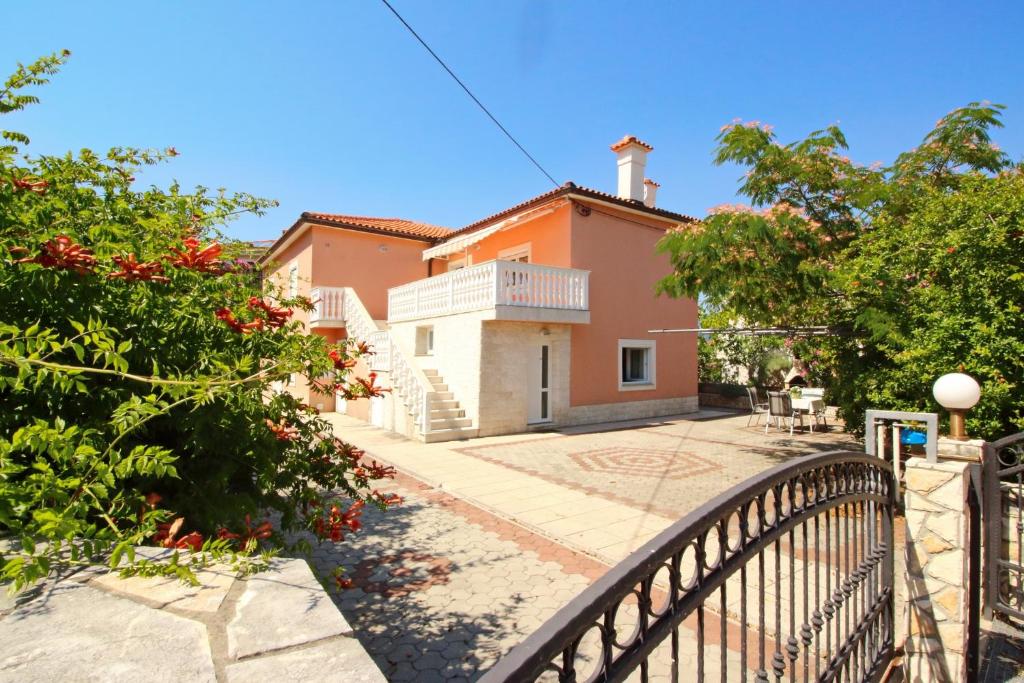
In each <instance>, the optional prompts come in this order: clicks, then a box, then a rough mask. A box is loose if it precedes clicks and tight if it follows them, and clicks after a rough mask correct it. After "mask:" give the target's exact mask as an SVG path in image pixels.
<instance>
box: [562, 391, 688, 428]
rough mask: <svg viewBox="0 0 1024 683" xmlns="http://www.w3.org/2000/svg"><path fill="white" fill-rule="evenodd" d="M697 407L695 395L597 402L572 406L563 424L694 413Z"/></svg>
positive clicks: (582, 423)
mask: <svg viewBox="0 0 1024 683" xmlns="http://www.w3.org/2000/svg"><path fill="white" fill-rule="evenodd" d="M698 409H699V406H698V400H697V397H696V396H680V397H679V398H661V399H652V400H649V401H623V402H622V403H599V404H596V405H590V406H573V407H572V408H570V409H569V411H570V412H569V419H568V420H567V421H566V422H565V423H564V424H570V425H584V424H595V423H598V422H618V421H621V420H638V419H643V418H647V417H665V416H667V415H680V414H683V413H695V412H697V410H698Z"/></svg>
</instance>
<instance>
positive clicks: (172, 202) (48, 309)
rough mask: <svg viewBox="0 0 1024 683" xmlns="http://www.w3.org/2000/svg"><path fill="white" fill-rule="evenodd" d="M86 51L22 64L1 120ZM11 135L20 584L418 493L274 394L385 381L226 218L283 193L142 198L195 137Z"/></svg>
mask: <svg viewBox="0 0 1024 683" xmlns="http://www.w3.org/2000/svg"><path fill="white" fill-rule="evenodd" d="M68 56H69V53H67V52H64V53H60V54H55V55H52V56H50V57H45V58H43V59H40V60H38V61H37V62H35V63H33V64H32V65H29V66H20V65H19V68H18V70H17V71H16V72H15V73H14V74H13V75H12V76H11V77H10V78H9V79H8V80H7V81H6V83H5V86H4V88H3V90H2V91H0V114H6V113H9V112H12V111H18V110H21V109H23V108H24V107H26V106H27V105H30V104H34V103H35V102H36V98H35V97H34V96H31V95H28V94H25V92H24V90H25V88H27V87H29V86H35V85H41V84H44V83H46V82H47V80H48V78H49V76H51V75H53V74H54V73H55V72H56V71H57V70H58V69H59V67H60V66H61V64H63V63H64V62H65V60H66V59H67V58H68ZM2 134H3V138H4V144H3V146H2V147H0V258H4V264H3V268H2V269H0V310H2V311H3V315H2V319H0V537H2V538H3V539H4V540H5V543H4V546H3V547H4V549H3V551H2V552H3V555H2V557H0V561H2V567H3V569H2V571H3V574H2V577H3V579H4V580H7V581H10V582H12V586H13V589H14V590H17V589H21V588H23V587H25V586H26V585H29V584H31V583H32V582H34V581H36V580H38V579H40V578H41V577H44V576H46V575H47V574H49V573H50V572H53V571H55V570H58V569H62V568H66V567H67V566H68V565H73V564H83V563H89V562H94V561H96V560H97V559H98V558H103V559H105V560H106V561H108V562H109V563H110V564H111V566H115V567H116V566H118V565H119V563H122V562H123V561H125V560H128V561H129V567H130V566H131V565H133V564H134V565H135V569H134V571H140V570H145V571H165V570H166V571H168V572H177V573H183V574H185V575H186V576H187V574H188V572H187V569H183V567H184V566H185V565H182V564H180V563H179V561H178V558H177V554H175V560H174V561H172V563H171V565H170V566H169V567H165V568H160V567H154V566H152V565H148V564H144V563H141V561H138V560H136V559H135V558H134V553H133V551H132V548H133V547H134V546H136V545H140V544H152V545H160V546H164V547H172V548H176V549H181V550H185V549H188V550H203V551H205V553H204V557H205V556H206V555H207V554H208V555H210V556H212V557H222V556H225V555H228V556H232V557H233V555H230V554H231V553H234V552H235V551H252V550H254V549H256V548H257V547H259V548H263V549H269V548H275V547H277V548H279V547H281V545H282V544H283V543H284V536H283V535H282V532H283V531H292V530H297V529H309V530H311V531H313V532H314V533H316V534H317V535H318V536H319V537H320V538H324V539H332V540H335V541H338V540H342V539H343V538H344V535H345V534H347V533H349V532H351V531H355V530H357V529H358V528H359V513H360V511H361V509H362V507H363V506H364V505H365V504H375V505H380V506H387V505H389V504H392V503H394V502H397V501H396V499H395V498H394V497H390V496H385V495H382V494H380V493H378V492H376V491H375V490H373V489H372V485H373V481H374V480H376V479H380V478H384V477H387V476H390V475H392V474H393V471H392V470H391V469H390V468H386V467H383V466H381V465H379V464H377V463H374V462H372V461H370V462H367V459H366V458H365V456H364V454H363V453H362V452H360V451H359V450H358V449H356V448H354V447H352V446H351V445H348V444H346V443H344V442H343V441H341V440H340V439H338V438H337V437H336V436H335V435H334V434H332V431H331V427H330V425H329V424H328V423H327V422H326V421H325V420H323V419H321V418H320V417H319V416H318V414H317V411H316V410H315V409H313V408H310V407H309V406H307V405H304V404H303V403H301V402H300V401H298V400H297V399H295V398H293V397H292V396H290V395H288V394H283V393H276V392H275V391H273V386H274V383H275V382H283V381H286V380H287V378H288V377H289V376H290V375H291V374H293V373H298V374H302V375H304V376H306V377H307V378H309V379H310V380H311V381H312V382H314V383H316V385H317V386H319V387H320V388H321V390H322V391H325V392H326V391H335V390H338V391H340V392H342V393H343V394H345V395H346V396H347V397H349V398H359V397H366V396H370V395H374V394H377V393H378V392H379V391H380V390H379V389H378V388H377V387H376V386H374V384H373V376H372V375H371V376H370V378H368V379H362V378H358V379H357V378H353V377H351V376H350V375H349V369H350V368H351V367H352V366H353V365H354V360H355V358H356V357H357V356H359V355H360V354H362V353H365V352H366V351H367V349H366V348H358V347H355V346H353V345H352V344H351V343H342V344H336V345H328V344H326V343H325V341H324V339H323V338H322V337H319V336H316V335H307V334H304V333H303V330H302V329H301V325H300V324H299V323H296V322H294V321H292V312H293V310H294V309H296V308H305V309H309V308H310V307H311V305H312V304H311V302H310V301H308V300H304V299H302V298H298V297H293V298H282V297H281V296H280V295H279V294H278V293H277V292H273V291H266V292H263V291H261V290H260V289H259V278H258V277H256V275H255V273H253V272H252V271H251V270H250V269H249V268H247V267H246V266H245V265H244V264H243V263H242V262H240V261H239V260H238V259H236V258H234V256H233V255H234V254H237V253H238V252H239V250H240V248H241V245H238V244H233V243H232V242H230V241H228V240H225V239H224V238H223V236H222V234H221V232H220V230H221V228H222V227H223V226H224V225H225V223H226V222H227V221H229V220H230V219H231V218H232V217H234V216H237V215H239V214H241V213H245V212H251V213H256V214H260V213H262V212H263V211H264V209H266V208H267V207H268V206H270V205H271V204H272V203H271V202H268V201H266V200H262V199H258V198H255V197H252V196H250V195H247V194H229V193H227V192H225V191H223V190H219V191H215V192H211V191H209V190H208V189H206V188H202V187H199V188H196V189H195V190H194V191H192V192H184V191H183V190H182V188H181V187H179V186H178V185H177V184H174V185H171V186H170V187H169V188H168V189H166V190H161V189H158V188H156V187H148V188H140V187H139V184H138V182H137V181H136V176H137V175H139V174H140V173H141V172H142V171H144V170H145V168H146V167H147V166H150V165H153V164H158V163H164V162H167V161H169V160H170V159H172V158H173V157H175V156H177V154H178V153H177V151H176V150H175V149H174V148H167V149H165V150H163V151H154V150H139V149H130V148H118V149H112V150H110V151H109V152H108V153H107V154H105V155H100V154H97V153H94V152H92V151H90V150H82V151H80V152H78V153H77V154H71V153H69V154H66V155H63V156H47V155H39V156H32V155H29V154H27V153H25V151H24V150H25V149H26V148H27V146H28V144H29V140H28V138H27V137H26V136H24V135H23V134H20V133H17V132H12V131H3V133H2ZM331 492H335V493H331ZM271 515H272V516H273V517H274V518H275V520H276V522H275V526H274V527H271V525H270V524H269V523H268V521H267V520H268V517H269V516H271ZM183 557H184V556H183ZM140 567H141V568H142V569H140ZM129 571H132V570H131V569H130V568H129ZM338 580H339V583H341V584H342V585H344V583H345V580H344V579H343V578H341V577H340V576H339V578H338Z"/></svg>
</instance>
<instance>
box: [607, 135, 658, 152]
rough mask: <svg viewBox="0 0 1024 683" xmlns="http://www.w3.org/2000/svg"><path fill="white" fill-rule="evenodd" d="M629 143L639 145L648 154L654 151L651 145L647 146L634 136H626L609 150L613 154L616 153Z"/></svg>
mask: <svg viewBox="0 0 1024 683" xmlns="http://www.w3.org/2000/svg"><path fill="white" fill-rule="evenodd" d="M631 142H634V143H636V144H638V145H640V146H641V147H643V148H644V149H646V150H647V151H648V152H653V151H654V147H652V146H651V145H649V144H647V143H646V142H644V141H643V140H641V139H640V138H638V137H637V136H635V135H627V136H626V137H624V138H622V139H621V140H619V141H618V142H616V143H615V144H614V145H612V147H611V149H612V151H613V152H618V151H619V150H620V149H622V148H623V147H625V146H626V145H628V144H629V143H631Z"/></svg>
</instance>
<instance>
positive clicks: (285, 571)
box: [227, 558, 352, 658]
mask: <svg viewBox="0 0 1024 683" xmlns="http://www.w3.org/2000/svg"><path fill="white" fill-rule="evenodd" d="M271 563H272V564H271V567H272V569H273V571H271V572H266V573H260V574H254V575H252V576H250V577H248V578H247V579H246V580H245V592H244V593H243V594H242V596H241V598H239V600H238V605H237V608H236V612H235V617H234V619H232V620H231V621H230V622H229V623H228V626H227V636H228V656H229V657H232V658H241V657H248V656H250V655H254V654H258V653H261V652H268V651H271V650H280V649H281V648H285V647H289V646H291V645H298V644H300V643H308V642H313V641H317V640H321V639H324V638H330V637H332V636H339V635H350V634H351V633H352V628H351V627H350V626H349V625H348V622H347V621H345V619H344V617H342V616H341V614H339V613H338V610H336V609H335V608H334V605H333V604H332V603H331V600H330V598H329V597H328V596H327V593H326V592H325V591H324V590H323V588H322V587H321V586H320V583H319V582H318V581H317V579H316V577H315V576H314V575H313V572H312V571H310V569H309V565H307V564H306V563H305V562H304V561H303V560H289V559H280V558H275V559H274V560H272V561H271Z"/></svg>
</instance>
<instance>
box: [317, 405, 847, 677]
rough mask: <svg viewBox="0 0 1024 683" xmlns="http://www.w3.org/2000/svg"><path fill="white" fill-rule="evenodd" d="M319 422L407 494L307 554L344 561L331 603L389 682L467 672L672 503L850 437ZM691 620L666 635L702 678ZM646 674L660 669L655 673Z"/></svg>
mask: <svg viewBox="0 0 1024 683" xmlns="http://www.w3.org/2000/svg"><path fill="white" fill-rule="evenodd" d="M331 419H333V420H334V421H335V423H336V427H338V429H339V432H340V433H342V434H344V435H345V438H346V439H347V440H349V441H351V442H352V443H354V444H356V445H358V446H360V447H362V448H364V449H365V450H367V451H368V452H369V453H370V454H371V455H372V456H373V457H374V458H376V459H378V460H383V461H385V462H389V463H391V464H394V465H396V466H397V467H399V469H400V474H399V476H398V477H397V478H396V480H395V481H394V482H391V483H390V485H389V487H388V488H389V490H393V491H394V492H396V493H398V494H399V495H402V496H403V497H404V498H405V499H406V503H405V504H404V505H403V506H401V507H400V508H397V509H394V510H391V511H389V512H388V513H385V514H381V513H379V512H378V511H376V510H368V511H367V513H366V515H365V516H364V523H365V526H364V529H363V530H362V531H361V532H360V533H359V534H355V535H352V536H351V537H350V538H348V539H346V541H345V542H343V543H341V544H336V545H332V544H327V545H324V546H320V547H318V548H317V550H316V551H315V554H314V560H315V563H316V564H317V565H318V567H319V568H320V569H321V570H322V571H325V572H327V571H330V570H331V569H333V567H335V566H337V565H338V564H341V565H342V566H344V567H346V569H347V570H348V576H350V577H351V578H352V579H353V580H354V582H355V588H353V589H351V590H349V591H345V592H343V593H341V594H339V595H338V596H337V600H336V601H337V604H338V606H339V607H340V609H341V610H342V612H343V613H344V614H345V616H346V618H347V619H349V621H350V623H352V625H353V626H354V627H355V630H356V632H357V634H358V635H359V637H360V640H361V641H362V642H363V644H364V645H365V646H366V648H367V649H368V651H369V652H370V654H371V655H372V656H373V657H374V659H375V661H376V662H377V664H378V666H380V668H381V670H382V671H383V672H384V673H385V675H386V676H387V677H388V679H389V680H392V681H406V680H415V681H431V680H451V681H458V680H474V679H475V678H477V677H479V675H481V674H482V672H484V671H485V670H486V669H487V668H488V667H490V666H491V665H492V664H493V662H494V661H496V660H497V658H498V657H499V656H500V655H502V654H504V653H505V652H507V651H508V650H509V649H510V648H511V647H512V646H513V645H515V644H517V643H518V642H520V641H521V640H522V639H523V638H525V637H526V636H527V635H528V634H530V633H532V632H533V631H534V630H536V629H537V628H538V627H539V626H540V625H541V624H542V623H543V622H544V621H545V620H546V619H547V618H549V617H550V616H551V615H553V614H554V613H555V612H556V611H557V610H558V609H559V608H561V607H562V606H563V605H564V604H565V603H567V602H568V601H569V600H571V599H572V598H573V597H575V596H576V595H577V594H578V593H579V592H580V591H582V590H583V588H585V587H586V586H587V585H588V584H589V583H591V582H592V581H593V580H595V579H596V578H597V577H599V576H601V575H602V574H603V573H604V572H605V571H607V569H608V568H609V566H610V565H612V564H614V563H615V562H617V561H619V560H621V559H622V558H623V557H625V556H626V555H627V554H629V553H630V552H631V551H632V550H634V549H635V548H636V547H638V546H639V545H641V544H642V543H644V542H646V540H648V539H650V538H652V537H653V536H654V535H656V534H657V533H659V532H660V531H661V530H662V529H664V528H665V527H666V526H667V525H669V524H670V523H671V522H673V521H675V520H676V519H678V518H679V517H681V516H682V515H683V514H685V513H686V512H687V511H689V510H692V509H694V508H695V507H697V506H698V505H700V504H701V503H703V502H705V501H706V500H708V499H710V498H712V497H714V496H715V495H717V494H719V493H721V492H722V491H724V490H725V489H727V488H729V487H730V486H732V485H733V484H734V483H738V482H740V481H743V480H745V479H747V478H748V477H750V476H752V475H753V474H756V473H757V472H758V471H762V470H764V469H766V468H769V467H771V466H773V465H775V464H776V463H778V462H781V461H783V460H784V459H786V458H790V457H799V456H800V455H802V454H805V453H809V452H813V451H816V450H830V449H834V448H838V447H844V446H851V445H853V444H852V443H851V442H850V441H849V440H848V439H846V438H845V437H844V436H843V435H842V434H839V433H831V434H814V435H797V436H794V437H793V438H790V437H789V435H788V433H781V432H778V433H771V434H769V435H768V437H765V435H764V432H763V427H762V428H761V429H760V430H758V429H755V428H750V429H745V428H743V423H744V422H745V421H746V418H745V417H738V418H737V417H732V416H730V417H726V418H724V419H717V420H706V421H702V420H694V419H692V416H691V417H689V418H687V417H683V418H677V419H673V420H667V419H666V420H659V421H657V422H656V423H654V424H633V425H628V426H629V427H630V429H628V430H603V431H596V430H592V429H586V428H580V429H576V430H571V431H569V432H567V433H561V434H554V435H552V434H530V435H519V436H516V437H491V438H486V439H475V440H473V441H470V442H456V443H448V444H444V443H442V444H420V443H416V442H411V441H408V440H405V439H401V438H396V437H395V436H394V435H391V434H388V433H387V432H383V431H381V430H378V429H375V428H372V427H368V426H366V425H365V424H362V423H358V422H356V421H354V420H351V419H350V418H345V417H344V416H334V417H333V418H331ZM767 555H768V557H766V559H767V560H768V561H769V566H771V563H772V562H773V555H772V553H771V552H768V553H767ZM786 564H787V563H783V575H784V576H786V577H788V568H787V567H786ZM794 573H795V574H800V573H801V572H800V567H799V565H798V566H797V567H796V571H795V572H794ZM768 578H769V577H766V579H768ZM794 578H796V579H797V580H798V582H799V583H801V584H803V583H807V580H806V577H803V576H800V577H794ZM734 583H735V581H733V580H730V586H731V587H732V589H731V590H730V593H729V600H728V602H729V605H728V608H727V610H726V612H727V613H728V614H729V615H730V617H731V619H732V621H731V622H730V623H729V624H728V628H727V629H726V631H727V632H728V633H729V636H728V645H727V647H726V649H725V652H724V661H725V662H726V663H727V664H728V666H729V670H730V678H731V677H732V674H736V673H738V668H739V655H738V652H737V650H738V641H739V639H740V637H741V634H742V628H740V627H739V625H738V624H737V623H735V622H736V620H737V617H736V615H737V614H738V610H739V606H738V605H737V597H738V596H739V595H740V593H739V591H738V590H736V588H735V587H733V586H732V584H734ZM747 588H748V590H749V598H748V600H750V601H754V600H756V599H757V596H758V595H762V596H764V597H766V598H768V599H767V600H766V603H767V604H766V608H767V609H766V611H767V612H768V614H767V615H766V616H767V618H768V623H769V624H771V623H772V622H773V621H774V619H773V617H774V608H773V604H772V603H773V602H774V599H773V598H774V594H775V586H774V581H772V580H768V581H766V585H764V586H760V585H759V582H757V581H756V579H754V580H751V581H750V584H749V585H748V587H747ZM749 604H750V605H751V611H750V617H752V616H753V614H754V613H753V611H752V607H753V604H754V603H753V602H751V603H749ZM797 609H798V612H799V611H802V608H801V607H800V606H798V608H797ZM785 612H788V610H786V611H785ZM784 616H785V617H788V614H787V613H784ZM708 618H709V619H715V618H717V617H714V616H713V615H711V614H710V613H709V617H708ZM785 621H788V619H784V622H783V623H785ZM716 623H717V622H716ZM691 629H692V625H690V626H684V629H683V631H682V632H681V636H682V637H681V638H680V643H681V647H682V653H681V654H682V659H681V664H682V665H683V666H684V668H683V669H682V670H683V671H694V670H696V666H697V663H698V660H701V661H702V662H703V664H704V666H705V667H706V674H708V675H714V674H713V671H714V669H715V668H716V667H718V666H719V665H720V662H721V661H722V660H723V651H722V650H721V649H720V643H719V641H718V639H717V638H712V639H709V640H708V641H706V642H705V644H704V648H703V658H701V657H700V656H699V653H698V649H697V646H696V640H695V638H694V637H693V631H692V630H691ZM768 630H769V631H771V630H772V629H768ZM711 631H715V632H717V627H715V628H714V629H711V630H709V633H710V632H711ZM784 631H785V629H784ZM771 635H772V634H769V636H771ZM749 637H750V639H751V645H753V637H754V636H753V634H751V635H750V636H749ZM773 648H774V643H769V653H770V652H771V650H772V649H773ZM583 650H584V651H586V650H587V648H586V647H584V648H583ZM584 654H585V652H584ZM584 658H585V657H584ZM754 664H755V663H754V662H751V661H748V666H753V665H754ZM651 673H652V674H660V675H654V676H653V678H652V679H659V678H661V677H662V675H664V674H665V673H666V672H662V671H660V670H658V671H652V672H651Z"/></svg>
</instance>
